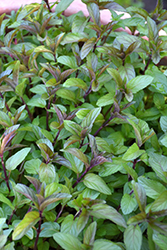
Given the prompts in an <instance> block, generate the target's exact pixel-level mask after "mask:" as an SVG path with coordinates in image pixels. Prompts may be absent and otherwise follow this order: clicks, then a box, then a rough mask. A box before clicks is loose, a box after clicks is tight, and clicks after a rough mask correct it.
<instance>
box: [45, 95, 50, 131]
mask: <svg viewBox="0 0 167 250" xmlns="http://www.w3.org/2000/svg"><path fill="white" fill-rule="evenodd" d="M48 109H50V100H49V102H48V106H47V111H46V130H47V131H49V111H48Z"/></svg>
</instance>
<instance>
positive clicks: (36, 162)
mask: <svg viewBox="0 0 167 250" xmlns="http://www.w3.org/2000/svg"><path fill="white" fill-rule="evenodd" d="M40 165H41V160H40V159H32V160H29V161H26V163H25V164H24V169H25V170H26V171H27V173H28V174H37V173H38V172H39V166H40Z"/></svg>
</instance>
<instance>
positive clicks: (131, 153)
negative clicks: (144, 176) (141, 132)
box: [122, 143, 145, 161]
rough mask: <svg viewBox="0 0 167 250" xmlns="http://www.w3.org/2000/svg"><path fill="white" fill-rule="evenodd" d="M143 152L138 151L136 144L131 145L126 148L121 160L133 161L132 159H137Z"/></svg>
mask: <svg viewBox="0 0 167 250" xmlns="http://www.w3.org/2000/svg"><path fill="white" fill-rule="evenodd" d="M144 152H145V150H140V149H139V147H138V146H137V144H136V143H133V145H132V146H131V147H130V148H128V150H127V151H126V153H125V154H124V155H123V157H122V159H123V160H125V161H133V160H134V159H137V158H138V157H139V156H140V155H142V154H143V153H144Z"/></svg>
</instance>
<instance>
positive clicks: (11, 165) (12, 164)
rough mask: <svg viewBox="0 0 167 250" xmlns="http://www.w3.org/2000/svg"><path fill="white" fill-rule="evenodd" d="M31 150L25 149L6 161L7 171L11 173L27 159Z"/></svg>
mask: <svg viewBox="0 0 167 250" xmlns="http://www.w3.org/2000/svg"><path fill="white" fill-rule="evenodd" d="M30 150H31V148H23V149H21V150H20V151H18V152H17V153H16V154H14V155H12V156H11V157H10V158H8V159H7V161H6V169H7V170H9V171H12V170H14V169H15V168H17V166H18V165H19V164H20V163H21V162H22V161H23V160H24V159H25V158H26V156H27V155H28V153H29V152H30Z"/></svg>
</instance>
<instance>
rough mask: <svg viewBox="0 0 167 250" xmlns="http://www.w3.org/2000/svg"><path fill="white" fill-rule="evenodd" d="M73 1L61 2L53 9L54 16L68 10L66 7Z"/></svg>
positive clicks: (62, 0)
mask: <svg viewBox="0 0 167 250" xmlns="http://www.w3.org/2000/svg"><path fill="white" fill-rule="evenodd" d="M73 1H74V0H61V1H60V2H59V3H58V4H57V6H56V9H55V13H56V15H60V14H61V13H62V12H63V11H64V10H66V9H67V8H68V6H69V5H70V4H71V3H72V2H73Z"/></svg>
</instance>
